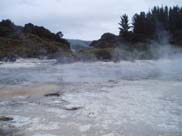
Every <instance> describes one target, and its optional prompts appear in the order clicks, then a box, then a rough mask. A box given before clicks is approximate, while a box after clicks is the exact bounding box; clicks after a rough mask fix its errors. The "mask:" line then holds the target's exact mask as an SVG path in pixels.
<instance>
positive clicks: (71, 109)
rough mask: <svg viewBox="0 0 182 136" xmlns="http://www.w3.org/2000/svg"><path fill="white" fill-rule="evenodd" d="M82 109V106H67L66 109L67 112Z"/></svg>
mask: <svg viewBox="0 0 182 136" xmlns="http://www.w3.org/2000/svg"><path fill="white" fill-rule="evenodd" d="M82 108H83V107H81V106H67V107H65V108H64V109H65V110H67V111H76V110H79V109H82Z"/></svg>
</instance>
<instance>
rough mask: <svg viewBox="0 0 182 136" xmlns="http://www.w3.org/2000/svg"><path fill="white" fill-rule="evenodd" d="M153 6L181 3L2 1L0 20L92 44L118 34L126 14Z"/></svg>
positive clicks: (180, 1) (181, 0)
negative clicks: (104, 37)
mask: <svg viewBox="0 0 182 136" xmlns="http://www.w3.org/2000/svg"><path fill="white" fill-rule="evenodd" d="M154 5H171V6H172V5H179V6H182V0H0V19H7V18H9V19H11V20H12V21H13V22H14V23H15V24H18V25H24V24H25V23H28V22H31V23H33V24H36V25H42V26H45V27H47V28H48V29H50V30H51V31H53V32H57V31H62V32H63V33H64V35H65V38H71V39H84V40H93V39H98V38H99V37H100V36H101V35H102V34H103V33H105V32H112V33H115V34H118V22H119V21H120V16H121V15H122V14H124V13H126V14H128V15H129V16H132V15H133V14H134V13H136V12H140V11H147V10H148V9H149V8H152V7H153V6H154Z"/></svg>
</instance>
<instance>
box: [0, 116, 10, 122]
mask: <svg viewBox="0 0 182 136" xmlns="http://www.w3.org/2000/svg"><path fill="white" fill-rule="evenodd" d="M12 120H13V118H12V117H6V116H0V121H12Z"/></svg>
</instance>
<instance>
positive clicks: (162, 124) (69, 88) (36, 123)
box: [0, 59, 182, 136]
mask: <svg viewBox="0 0 182 136" xmlns="http://www.w3.org/2000/svg"><path fill="white" fill-rule="evenodd" d="M180 62H181V60H176V59H175V60H159V61H136V62H120V63H103V62H102V63H101V62H96V63H73V64H57V63H56V61H54V60H52V61H39V60H19V61H18V62H16V63H5V64H1V65H0V75H1V76H0V116H8V117H13V120H12V121H7V122H2V121H1V122H0V135H7V136H121V135H123V136H181V135H182V129H181V128H182V91H181V88H182V82H181V79H182V76H181V75H182V69H181V68H182V66H180ZM47 93H59V94H60V96H59V97H45V96H44V95H45V94H47Z"/></svg>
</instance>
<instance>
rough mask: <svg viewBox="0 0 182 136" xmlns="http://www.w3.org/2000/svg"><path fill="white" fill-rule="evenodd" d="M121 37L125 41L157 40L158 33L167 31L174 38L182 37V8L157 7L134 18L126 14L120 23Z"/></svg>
mask: <svg viewBox="0 0 182 136" xmlns="http://www.w3.org/2000/svg"><path fill="white" fill-rule="evenodd" d="M119 26H120V27H119V30H120V33H119V36H120V37H121V38H124V39H125V40H134V41H137V40H141V39H156V38H157V33H160V32H163V31H166V32H168V33H170V34H171V35H172V36H173V37H174V36H179V35H180V36H181V35H182V7H179V6H174V7H168V6H162V7H158V6H155V7H153V8H152V9H151V10H149V11H148V12H140V13H139V14H135V15H134V16H133V17H132V22H131V23H129V17H128V16H127V15H126V14H124V15H122V16H121V21H120V23H119Z"/></svg>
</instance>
